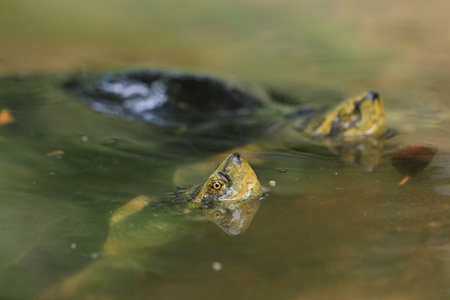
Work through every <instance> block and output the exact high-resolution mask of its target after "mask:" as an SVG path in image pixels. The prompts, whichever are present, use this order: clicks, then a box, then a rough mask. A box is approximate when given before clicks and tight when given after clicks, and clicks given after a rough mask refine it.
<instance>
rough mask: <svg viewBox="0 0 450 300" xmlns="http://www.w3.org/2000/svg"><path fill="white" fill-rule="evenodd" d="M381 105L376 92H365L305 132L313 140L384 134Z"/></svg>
mask: <svg viewBox="0 0 450 300" xmlns="http://www.w3.org/2000/svg"><path fill="white" fill-rule="evenodd" d="M386 130H387V125H386V117H385V114H384V106H383V102H382V100H381V98H380V96H379V94H378V93H377V92H366V93H362V94H360V95H358V96H356V97H353V98H351V99H348V100H346V101H344V102H343V103H342V104H340V105H339V106H337V107H336V108H334V109H333V110H331V111H329V112H328V113H326V114H325V115H324V116H321V117H318V118H316V119H313V120H312V121H311V122H310V123H309V124H308V125H307V126H306V128H305V129H304V132H305V133H306V134H308V135H311V136H313V137H314V138H318V139H322V138H333V139H335V138H339V139H349V140H351V139H354V138H356V139H357V138H359V137H364V136H372V137H381V136H383V135H384V134H385V133H386Z"/></svg>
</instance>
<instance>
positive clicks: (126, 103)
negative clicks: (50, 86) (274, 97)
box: [64, 69, 270, 128]
mask: <svg viewBox="0 0 450 300" xmlns="http://www.w3.org/2000/svg"><path fill="white" fill-rule="evenodd" d="M64 87H65V89H66V90H67V91H69V93H71V94H73V95H75V96H76V97H77V98H79V99H81V100H82V101H83V102H85V103H86V104H87V105H88V106H89V107H90V108H91V109H93V110H95V111H97V112H100V113H104V114H109V115H114V116H118V117H123V118H126V119H128V120H135V121H144V122H148V123H151V124H154V125H157V126H161V127H167V128H182V127H185V128H193V127H196V126H199V125H201V124H205V123H207V122H210V121H214V120H215V119H218V118H219V119H225V118H227V117H236V116H247V115H250V114H252V113H253V112H255V111H256V110H257V109H259V108H260V107H261V106H262V105H263V102H264V101H267V99H269V98H270V95H269V94H268V93H267V92H266V91H264V90H262V89H260V88H257V87H249V86H245V87H244V86H243V85H241V84H237V83H233V82H229V81H227V82H225V81H221V80H218V79H215V78H213V77H210V76H206V75H202V74H189V73H182V72H177V71H169V70H160V69H150V70H142V71H131V72H121V73H108V74H106V75H101V76H100V77H98V76H97V77H95V76H88V75H84V76H80V77H77V78H74V79H72V80H70V81H68V82H66V83H65V84H64Z"/></svg>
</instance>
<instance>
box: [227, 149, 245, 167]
mask: <svg viewBox="0 0 450 300" xmlns="http://www.w3.org/2000/svg"><path fill="white" fill-rule="evenodd" d="M242 159H243V157H242V155H241V154H240V153H237V152H234V153H233V154H231V155H230V157H229V159H228V161H229V162H235V163H239V164H241V163H242Z"/></svg>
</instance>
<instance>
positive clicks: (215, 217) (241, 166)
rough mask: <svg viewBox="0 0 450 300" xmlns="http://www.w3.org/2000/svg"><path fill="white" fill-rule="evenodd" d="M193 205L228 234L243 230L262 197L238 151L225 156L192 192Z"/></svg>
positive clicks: (256, 182) (251, 172)
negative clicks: (193, 195) (197, 206)
mask: <svg viewBox="0 0 450 300" xmlns="http://www.w3.org/2000/svg"><path fill="white" fill-rule="evenodd" d="M194 193H195V194H196V196H195V197H194V199H193V200H192V201H193V204H194V205H195V204H198V205H200V206H201V207H202V209H203V212H204V213H205V215H206V216H207V217H208V218H209V219H210V220H211V221H212V222H213V223H215V224H217V225H218V226H219V227H220V228H222V229H223V230H224V231H225V232H226V233H228V234H229V235H233V236H234V235H239V234H241V233H243V232H244V231H245V230H246V229H247V227H248V225H249V224H250V222H251V221H252V219H253V217H254V215H255V214H256V211H257V210H258V208H259V204H260V200H261V199H262V198H263V197H264V194H265V192H264V189H263V188H262V187H261V184H260V183H259V181H258V179H257V178H256V174H255V172H254V171H253V169H252V168H251V167H250V165H249V164H248V162H247V161H246V160H245V158H244V157H243V156H242V155H241V154H239V153H233V154H231V155H229V156H228V157H227V158H226V159H225V160H224V161H223V162H222V163H221V164H220V165H219V166H218V167H217V169H216V170H215V171H214V172H213V173H212V174H211V176H209V178H208V179H206V181H205V182H204V183H203V184H201V185H200V186H198V187H197V188H196V190H195V191H194Z"/></svg>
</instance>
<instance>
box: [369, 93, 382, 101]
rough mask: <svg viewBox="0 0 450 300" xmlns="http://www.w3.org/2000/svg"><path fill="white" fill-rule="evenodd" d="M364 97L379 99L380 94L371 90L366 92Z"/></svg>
mask: <svg viewBox="0 0 450 300" xmlns="http://www.w3.org/2000/svg"><path fill="white" fill-rule="evenodd" d="M366 98H367V99H370V100H372V102H373V101H377V100H380V95H379V94H378V93H377V92H374V91H371V92H368V93H367V94H366Z"/></svg>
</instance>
